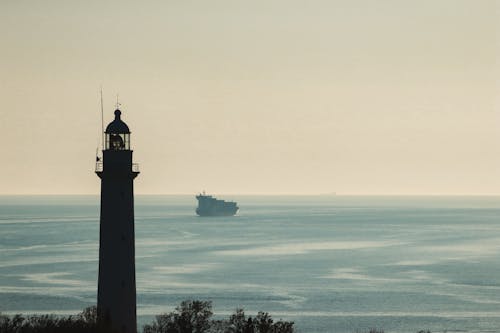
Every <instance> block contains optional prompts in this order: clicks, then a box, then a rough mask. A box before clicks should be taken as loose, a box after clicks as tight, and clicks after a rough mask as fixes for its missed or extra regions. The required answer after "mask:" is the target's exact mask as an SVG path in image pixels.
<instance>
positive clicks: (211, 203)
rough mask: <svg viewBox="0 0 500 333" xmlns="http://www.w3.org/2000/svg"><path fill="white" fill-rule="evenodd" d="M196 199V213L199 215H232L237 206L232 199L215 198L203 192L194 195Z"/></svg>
mask: <svg viewBox="0 0 500 333" xmlns="http://www.w3.org/2000/svg"><path fill="white" fill-rule="evenodd" d="M196 199H198V208H196V214H198V215H199V216H233V215H234V214H236V212H237V211H238V209H239V207H238V205H237V204H236V202H234V201H224V200H220V199H216V198H214V197H213V196H211V195H206V194H205V192H203V193H200V194H198V195H197V196H196Z"/></svg>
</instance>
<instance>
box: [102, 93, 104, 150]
mask: <svg viewBox="0 0 500 333" xmlns="http://www.w3.org/2000/svg"><path fill="white" fill-rule="evenodd" d="M101 130H102V132H101V146H102V150H104V107H103V103H102V86H101Z"/></svg>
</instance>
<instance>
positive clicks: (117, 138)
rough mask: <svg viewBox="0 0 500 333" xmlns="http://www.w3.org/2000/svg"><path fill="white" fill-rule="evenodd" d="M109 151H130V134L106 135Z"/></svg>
mask: <svg viewBox="0 0 500 333" xmlns="http://www.w3.org/2000/svg"><path fill="white" fill-rule="evenodd" d="M106 149H107V150H129V149H130V134H128V133H124V134H121V133H106Z"/></svg>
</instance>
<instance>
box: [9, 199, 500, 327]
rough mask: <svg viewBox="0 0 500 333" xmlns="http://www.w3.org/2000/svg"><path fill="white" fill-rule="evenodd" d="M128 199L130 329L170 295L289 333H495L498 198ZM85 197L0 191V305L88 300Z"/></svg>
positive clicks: (89, 207)
mask: <svg viewBox="0 0 500 333" xmlns="http://www.w3.org/2000/svg"><path fill="white" fill-rule="evenodd" d="M223 198H224V199H228V200H236V201H237V202H238V205H239V207H240V210H239V212H238V214H237V215H236V216H234V217H205V218H204V217H197V216H196V215H195V208H196V199H195V197H194V196H140V195H139V196H136V202H135V228H136V274H137V313H138V322H139V323H138V324H139V328H141V327H142V325H144V324H146V323H149V322H151V321H152V320H153V319H154V316H155V315H157V314H161V313H165V312H170V311H172V310H173V309H174V308H175V307H176V306H177V305H179V304H180V302H182V301H183V300H188V299H194V300H209V301H212V304H213V312H214V315H215V318H224V317H226V318H227V317H228V316H229V315H230V314H232V313H233V312H234V311H235V309H237V308H243V309H244V310H245V313H246V314H247V315H250V316H255V314H256V313H257V312H259V311H263V312H269V314H271V316H272V317H273V318H274V320H279V319H282V320H287V321H293V322H294V323H295V328H296V331H297V332H303V333H315V332H317V333H320V332H321V333H323V332H338V333H344V332H345V333H355V332H366V331H368V330H369V329H372V328H376V329H380V330H384V331H385V332H417V331H419V330H430V331H432V332H500V197H480V196H478V197H465V196H463V197H462V196H456V197H442V196H435V197H426V196H421V197H420V196H399V197H398V196H372V197H370V196H366V197H363V196H340V195H318V196H231V195H227V196H223ZM98 242H99V197H98V196H0V312H1V313H2V314H8V315H11V314H15V313H23V314H33V313H53V314H58V315H68V314H76V313H78V312H81V311H82V309H84V308H85V307H88V306H91V305H95V303H96V293H97V270H98Z"/></svg>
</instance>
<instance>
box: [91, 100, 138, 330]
mask: <svg viewBox="0 0 500 333" xmlns="http://www.w3.org/2000/svg"><path fill="white" fill-rule="evenodd" d="M120 116H121V111H120V110H118V109H117V110H116V111H115V119H114V120H113V121H112V122H111V123H110V124H109V125H108V126H107V127H106V131H105V132H104V135H105V144H104V150H103V156H102V157H103V160H102V162H98V163H97V167H96V174H97V175H98V176H99V178H101V221H100V237H99V281H98V288H97V289H98V291H97V311H98V316H99V317H98V318H99V322H100V324H101V325H105V326H106V327H108V328H109V330H110V331H111V332H120V333H122V332H123V333H129V332H130V333H136V332H137V321H136V294H135V238H134V184H133V183H134V178H135V177H137V175H138V174H139V170H138V167H137V165H136V164H133V163H132V150H130V130H129V128H128V126H127V124H125V123H124V122H123V121H122V120H121V119H120Z"/></svg>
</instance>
